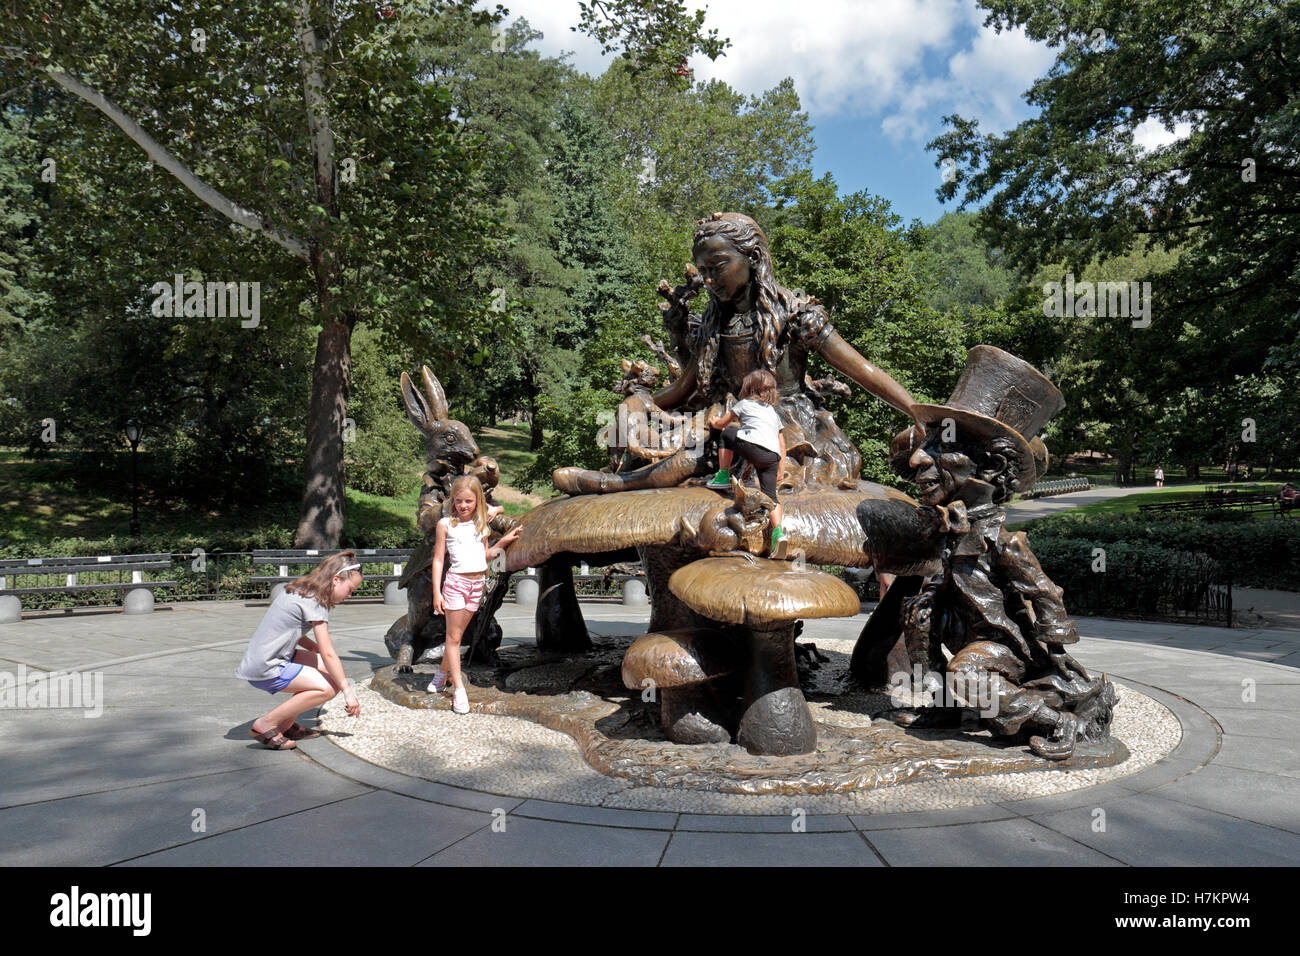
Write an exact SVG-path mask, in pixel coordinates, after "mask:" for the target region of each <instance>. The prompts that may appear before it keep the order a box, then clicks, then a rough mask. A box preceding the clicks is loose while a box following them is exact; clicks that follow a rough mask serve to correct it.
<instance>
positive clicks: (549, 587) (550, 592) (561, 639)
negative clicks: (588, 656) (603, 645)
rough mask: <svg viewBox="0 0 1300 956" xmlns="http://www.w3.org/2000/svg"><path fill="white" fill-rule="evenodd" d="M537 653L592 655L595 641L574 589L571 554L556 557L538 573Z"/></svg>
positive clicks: (539, 569) (540, 568) (546, 563)
mask: <svg viewBox="0 0 1300 956" xmlns="http://www.w3.org/2000/svg"><path fill="white" fill-rule="evenodd" d="M537 577H538V582H537V584H538V587H539V589H540V591H541V593H540V594H539V595H538V597H537V614H536V622H537V649H538V650H539V651H561V652H571V651H589V650H591V637H590V636H589V635H588V634H587V622H586V621H585V620H583V617H582V608H580V607H579V606H578V592H577V591H576V590H575V589H574V587H573V565H572V564H570V562H569V556H568V555H567V554H560V555H556V556H555V557H553V558H551V559H550V560H549V561H546V562H544V563H543V564H542V565H541V567H539V568H538V569H537Z"/></svg>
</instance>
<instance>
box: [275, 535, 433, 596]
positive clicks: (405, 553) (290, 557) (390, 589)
mask: <svg viewBox="0 0 1300 956" xmlns="http://www.w3.org/2000/svg"><path fill="white" fill-rule="evenodd" d="M352 550H355V551H356V554H357V562H358V563H359V564H360V565H361V579H362V580H363V581H382V582H384V584H385V588H384V603H385V604H405V603H406V596H405V595H403V594H400V593H399V592H398V588H397V582H398V581H399V580H401V577H402V566H403V565H404V564H406V562H407V561H409V560H410V559H411V553H412V549H410V548H361V549H352ZM336 553H337V550H335V549H327V550H324V551H321V550H317V549H305V550H296V551H295V550H283V549H282V550H265V551H254V552H253V565H254V567H267V566H270V567H275V568H276V569H277V570H278V571H279V574H260V575H253V577H252V578H251V580H252V582H253V583H254V584H271V585H274V587H273V588H272V590H271V598H272V599H273V600H274V599H275V597H276V596H277V595H278V594H279V592H280V591H281V590H282V588H283V586H284V585H285V584H288V583H289V582H290V581H292V580H294V579H296V578H298V577H301V576H302V575H301V574H290V573H289V569H290V568H299V569H302V573H303V574H305V573H307V571H308V570H310V569H311V568H314V567H315V566H316V565H318V564H320V563H321V561H323V560H324V559H325V558H327V557H328V556H329V555H331V554H336ZM375 565H379V566H381V567H388V568H390V569H391V570H390V571H388V572H378V573H366V568H367V567H374V566H375Z"/></svg>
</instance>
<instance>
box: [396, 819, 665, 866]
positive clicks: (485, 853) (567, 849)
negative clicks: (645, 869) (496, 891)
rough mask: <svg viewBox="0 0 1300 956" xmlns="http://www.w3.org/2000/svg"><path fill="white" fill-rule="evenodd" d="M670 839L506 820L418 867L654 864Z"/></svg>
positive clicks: (661, 833) (655, 833)
mask: <svg viewBox="0 0 1300 956" xmlns="http://www.w3.org/2000/svg"><path fill="white" fill-rule="evenodd" d="M480 820H481V818H480ZM490 822H491V821H490V820H489V821H488V823H489V824H490ZM670 836H671V834H669V833H667V832H665V831H663V830H622V829H618V828H616V827H599V826H586V825H582V824H577V823H556V822H553V821H550V820H530V819H526V818H523V817H510V816H507V817H506V818H505V829H504V830H502V831H499V832H498V831H493V830H492V829H491V827H490V826H485V827H484V828H483V829H480V830H477V831H475V832H474V833H472V834H471V835H470V836H468V837H467V838H466V839H464V840H461V841H460V842H459V843H457V844H455V845H454V846H451V847H448V848H447V849H445V850H442V851H440V852H439V853H438V854H437V855H436V856H433V857H432V858H431V859H428V860H425V861H424V862H422V863H421V864H420V865H421V866H655V865H657V864H658V862H659V857H660V855H661V854H662V853H663V850H664V847H665V846H666V845H667V843H668V838H669V837H670Z"/></svg>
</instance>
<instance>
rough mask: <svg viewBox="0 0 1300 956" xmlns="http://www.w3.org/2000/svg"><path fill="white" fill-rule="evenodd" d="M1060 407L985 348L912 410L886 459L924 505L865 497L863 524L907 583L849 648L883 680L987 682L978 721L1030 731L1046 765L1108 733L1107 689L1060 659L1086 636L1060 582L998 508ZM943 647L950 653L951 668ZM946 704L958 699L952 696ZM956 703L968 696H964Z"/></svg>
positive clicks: (1031, 476)
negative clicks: (918, 676)
mask: <svg viewBox="0 0 1300 956" xmlns="http://www.w3.org/2000/svg"><path fill="white" fill-rule="evenodd" d="M1064 406H1065V400H1064V398H1063V397H1062V395H1061V393H1060V392H1059V391H1058V390H1057V389H1056V387H1055V386H1054V385H1052V383H1051V382H1049V381H1048V380H1047V379H1046V378H1045V377H1044V376H1043V375H1041V374H1040V373H1039V372H1038V371H1037V370H1036V369H1034V368H1033V367H1032V366H1030V365H1029V364H1028V363H1026V362H1024V361H1022V360H1020V359H1018V358H1016V357H1015V356H1013V355H1010V354H1008V353H1006V352H1003V351H1002V350H1001V349H996V348H992V347H991V346H987V345H981V346H977V347H976V348H974V349H972V350H971V351H970V354H969V356H968V357H967V364H966V369H965V371H964V372H963V373H962V376H961V379H960V381H959V382H958V383H957V387H956V389H955V390H954V392H953V394H952V397H951V398H950V399H949V400H948V403H947V404H945V405H917V406H914V408H913V412H914V417H915V418H916V421H917V422H918V423H919V424H918V425H914V426H912V427H911V428H909V429H908V430H906V431H904V432H902V433H901V434H899V435H898V436H897V437H896V438H895V439H894V443H893V447H892V449H891V464H892V465H893V467H894V468H895V470H896V471H898V472H899V473H900V474H903V475H905V476H906V477H909V478H911V480H912V481H914V482H915V483H916V485H917V488H918V497H919V499H920V500H921V502H922V503H921V504H920V505H919V506H916V507H914V508H913V507H909V506H908V505H907V504H905V503H903V502H896V501H864V502H863V503H862V504H861V505H860V506H859V508H858V520H859V521H860V522H861V523H862V527H863V530H864V531H865V532H866V535H867V544H866V546H865V547H866V548H867V550H868V552H869V553H870V554H871V555H872V559H873V562H874V563H875V565H876V568H877V570H878V571H896V572H898V573H899V574H901V575H905V577H902V578H900V580H899V581H897V582H896V583H895V585H894V586H893V587H892V588H891V589H890V591H889V592H888V593H887V595H886V597H885V599H884V600H883V601H882V602H881V604H880V605H879V606H878V607H877V609H876V611H875V612H874V613H873V615H872V617H871V619H870V620H869V621H868V623H867V626H866V627H865V628H864V630H863V633H862V636H861V637H860V638H859V640H858V645H857V646H856V647H855V649H854V655H853V664H852V670H853V673H854V676H855V677H857V678H858V679H859V680H861V681H862V682H863V683H866V684H869V685H875V686H879V685H882V684H888V683H890V682H891V680H893V681H894V682H895V683H897V674H898V672H900V671H901V672H903V673H904V674H910V673H912V672H914V671H917V670H921V669H924V670H927V671H930V672H931V673H936V678H935V680H936V682H938V681H940V680H942V678H941V677H938V675H941V674H943V672H945V671H946V672H947V674H949V675H953V676H955V677H956V678H958V679H957V680H956V681H955V682H954V681H951V680H950V682H949V684H948V686H956V687H959V688H960V687H966V688H973V687H976V686H978V687H980V688H981V689H982V690H981V696H983V695H984V693H987V694H988V695H989V697H990V698H991V699H993V700H995V701H996V710H995V711H992V709H990V711H985V712H983V713H982V715H981V717H982V720H983V722H984V724H985V725H986V726H988V727H989V728H990V729H992V730H993V731H994V732H995V733H996V734H999V735H1005V736H1010V737H1014V738H1017V739H1023V738H1025V737H1028V743H1029V746H1030V749H1031V750H1033V752H1034V753H1036V754H1038V755H1039V756H1041V757H1044V758H1047V759H1049V760H1064V759H1068V758H1070V757H1071V756H1073V755H1074V753H1075V749H1076V745H1077V744H1078V743H1079V742H1081V741H1099V740H1101V739H1103V738H1105V737H1107V735H1108V729H1109V725H1110V720H1111V713H1112V710H1113V708H1114V704H1115V701H1116V695H1115V690H1114V687H1113V685H1112V684H1111V683H1110V682H1109V681H1107V680H1106V679H1105V677H1104V676H1102V677H1093V676H1090V675H1089V674H1088V672H1087V671H1086V670H1085V669H1084V668H1083V666H1082V665H1080V664H1079V663H1078V662H1077V661H1075V660H1074V659H1073V658H1072V657H1070V655H1069V654H1067V653H1066V651H1065V647H1066V645H1069V644H1073V643H1076V642H1077V641H1078V639H1079V633H1078V630H1077V629H1076V627H1075V625H1074V623H1073V622H1072V621H1071V620H1070V619H1069V617H1068V616H1067V614H1066V611H1065V605H1064V604H1063V603H1062V600H1061V589H1060V588H1058V587H1056V585H1054V584H1053V583H1052V582H1051V580H1050V579H1049V578H1048V577H1047V576H1046V575H1045V574H1044V573H1043V569H1042V567H1041V566H1040V565H1039V563H1038V560H1037V559H1036V558H1035V557H1034V554H1033V552H1032V551H1031V550H1030V549H1029V542H1028V539H1027V538H1026V536H1025V535H1024V533H1023V532H1021V533H1016V534H1011V533H1009V532H1008V531H1007V530H1006V529H1005V528H1004V527H1003V522H1004V521H1005V518H1006V515H1005V512H1003V510H1002V508H1001V507H1000V506H1001V505H1002V504H1003V503H1004V502H1006V501H1008V500H1009V499H1010V498H1011V496H1012V495H1013V494H1014V493H1015V492H1017V491H1026V490H1028V489H1029V488H1031V487H1032V486H1033V484H1034V482H1035V481H1036V480H1037V479H1038V477H1039V476H1040V475H1041V474H1042V472H1043V471H1045V470H1046V467H1047V451H1046V448H1045V446H1043V444H1042V442H1041V440H1039V439H1037V437H1036V435H1037V433H1038V431H1039V430H1040V429H1041V428H1042V427H1043V426H1044V425H1045V424H1046V423H1047V422H1048V420H1049V419H1051V417H1052V416H1053V415H1055V414H1056V413H1057V412H1059V411H1060V410H1061V409H1062V408H1064ZM942 648H947V650H948V651H949V653H950V654H951V655H952V656H951V659H949V660H947V661H946V662H945V659H944V657H945V655H944V654H943V651H942ZM947 703H948V704H950V705H952V704H953V703H954V702H953V701H947ZM955 703H956V705H960V704H961V703H963V702H962V701H960V700H958V701H956V702H955ZM954 715H957V716H959V714H958V713H957V712H956V711H955V710H954V709H949V710H948V711H947V712H946V713H945V712H944V711H942V710H938V709H936V710H931V711H923V712H918V711H910V712H904V713H903V714H900V715H899V716H900V722H902V723H910V724H913V725H915V724H916V723H918V722H919V723H922V724H924V723H931V724H933V723H936V722H943V721H944V719H945V718H948V719H951V717H952V716H954Z"/></svg>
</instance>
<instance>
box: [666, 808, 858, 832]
mask: <svg viewBox="0 0 1300 956" xmlns="http://www.w3.org/2000/svg"><path fill="white" fill-rule="evenodd" d="M794 821H795V817H794V816H793V815H792V814H791V815H785V816H781V815H777V814H767V815H764V816H758V815H746V814H734V815H733V814H721V813H718V814H714V813H683V814H682V815H681V817H680V819H678V821H677V830H678V831H679V832H680V831H684V830H697V831H702V832H706V833H792V832H793V830H792V826H793V824H794ZM803 826H804V829H805V831H806V832H808V833H852V832H853V830H854V826H853V821H852V820H850V819H849V818H848V817H846V816H842V815H840V814H834V813H814V814H809V815H807V816H805V817H804V818H803Z"/></svg>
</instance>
